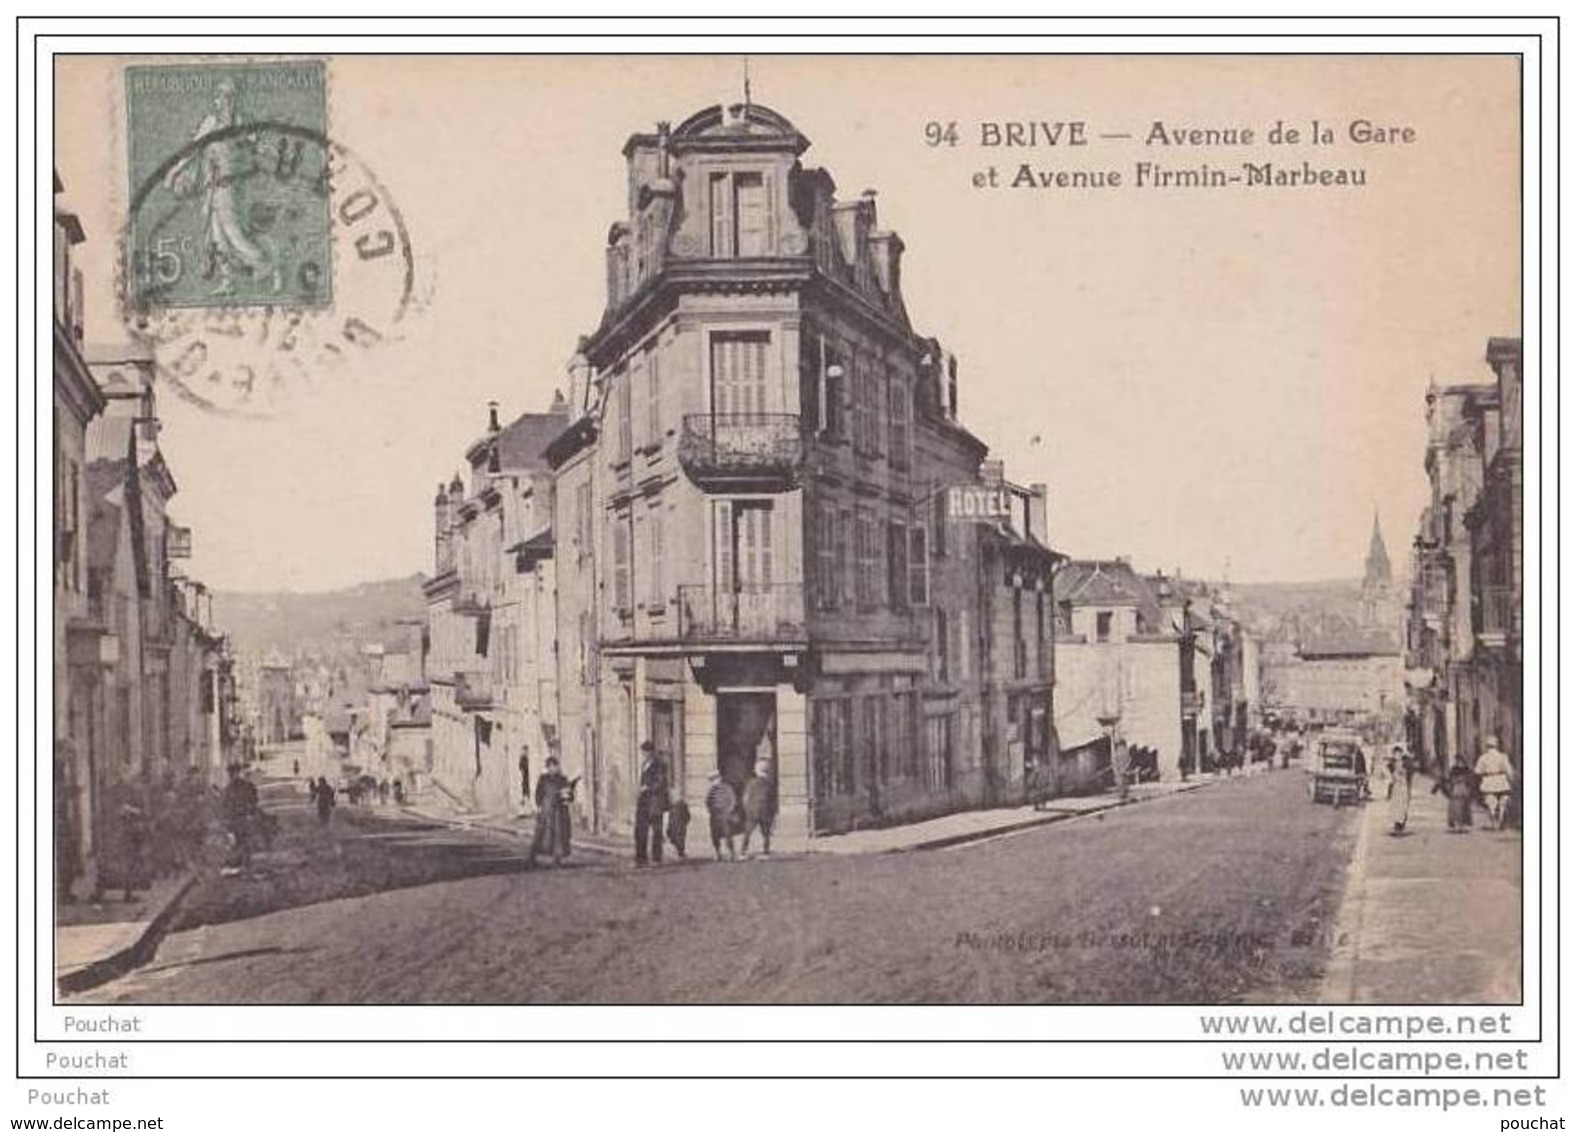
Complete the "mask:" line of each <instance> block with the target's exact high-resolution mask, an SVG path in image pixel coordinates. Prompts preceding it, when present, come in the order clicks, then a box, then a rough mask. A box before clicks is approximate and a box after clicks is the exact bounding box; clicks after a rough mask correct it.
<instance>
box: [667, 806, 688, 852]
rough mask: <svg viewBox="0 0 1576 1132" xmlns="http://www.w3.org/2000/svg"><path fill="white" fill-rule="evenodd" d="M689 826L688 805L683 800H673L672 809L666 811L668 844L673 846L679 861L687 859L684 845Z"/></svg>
mask: <svg viewBox="0 0 1576 1132" xmlns="http://www.w3.org/2000/svg"><path fill="white" fill-rule="evenodd" d="M689 824H690V810H689V803H688V802H686V801H685V800H684V799H683V798H675V799H674V800H673V808H672V809H670V810H669V811H668V844H669V845H671V846H673V851H674V852H675V853H677V854H678V855H679V860H681V861H683V860H687V859H688V854H687V853H685V851H684V843H685V841H686V840H687V839H688V838H689Z"/></svg>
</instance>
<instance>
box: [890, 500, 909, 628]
mask: <svg viewBox="0 0 1576 1132" xmlns="http://www.w3.org/2000/svg"><path fill="white" fill-rule="evenodd" d="M887 588H888V590H889V591H890V592H891V594H892V606H893V608H895V609H901V608H903V607H904V606H906V605H908V596H909V584H908V527H907V526H905V525H904V524H902V523H899V522H896V521H895V520H894V521H893V522H891V523H889V524H888V525H887Z"/></svg>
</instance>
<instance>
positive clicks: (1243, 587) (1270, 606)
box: [1231, 578, 1401, 639]
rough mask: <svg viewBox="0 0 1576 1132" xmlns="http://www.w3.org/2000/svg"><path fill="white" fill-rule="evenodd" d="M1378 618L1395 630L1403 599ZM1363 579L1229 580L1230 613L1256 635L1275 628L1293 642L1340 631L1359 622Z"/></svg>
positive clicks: (1396, 592) (1398, 598) (1396, 597)
mask: <svg viewBox="0 0 1576 1132" xmlns="http://www.w3.org/2000/svg"><path fill="white" fill-rule="evenodd" d="M1392 594H1393V595H1394V600H1393V601H1392V603H1391V606H1390V608H1389V609H1388V610H1386V611H1385V612H1384V613H1383V614H1381V618H1380V624H1381V625H1382V626H1384V627H1385V628H1386V629H1387V630H1389V631H1391V632H1394V631H1395V630H1396V629H1397V628H1398V627H1399V624H1400V617H1401V605H1400V602H1401V595H1400V592H1399V590H1398V589H1395V590H1392ZM1362 595H1363V583H1362V579H1361V578H1335V579H1331V580H1329V581H1323V582H1257V583H1254V582H1233V583H1232V585H1231V597H1232V611H1233V612H1234V613H1236V614H1237V616H1239V617H1241V618H1243V620H1244V621H1246V622H1247V623H1248V624H1249V625H1251V626H1253V627H1254V628H1256V629H1259V630H1260V631H1273V630H1275V629H1279V630H1281V631H1283V632H1288V633H1289V634H1290V635H1291V636H1292V637H1295V638H1304V639H1306V638H1310V637H1318V636H1321V635H1324V634H1328V633H1339V632H1344V631H1347V630H1350V629H1353V628H1356V627H1358V626H1360V625H1362V624H1363V605H1362Z"/></svg>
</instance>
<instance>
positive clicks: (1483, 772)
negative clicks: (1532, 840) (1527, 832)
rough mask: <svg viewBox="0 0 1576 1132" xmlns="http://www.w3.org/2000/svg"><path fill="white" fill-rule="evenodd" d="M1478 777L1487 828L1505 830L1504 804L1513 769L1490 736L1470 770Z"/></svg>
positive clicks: (1496, 741) (1508, 796)
mask: <svg viewBox="0 0 1576 1132" xmlns="http://www.w3.org/2000/svg"><path fill="white" fill-rule="evenodd" d="M1472 769H1473V770H1474V771H1475V772H1476V773H1477V776H1478V790H1480V791H1481V792H1482V794H1483V804H1484V805H1486V806H1487V807H1488V828H1490V829H1503V828H1505V803H1506V802H1507V801H1509V799H1510V776H1511V775H1512V774H1513V773H1514V771H1515V768H1514V767H1512V766H1511V765H1510V759H1509V757H1508V756H1507V755H1506V754H1505V752H1504V751H1502V750H1500V749H1499V739H1498V738H1496V737H1495V736H1492V735H1490V736H1489V737H1488V739H1487V740H1486V741H1485V742H1484V743H1483V753H1482V754H1481V755H1479V756H1478V761H1477V765H1476V766H1475V767H1473V768H1472Z"/></svg>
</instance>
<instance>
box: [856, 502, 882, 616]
mask: <svg viewBox="0 0 1576 1132" xmlns="http://www.w3.org/2000/svg"><path fill="white" fill-rule="evenodd" d="M876 530H877V528H876V523H875V519H874V518H873V517H872V516H871V514H870V511H869V509H868V508H865V507H859V508H855V510H854V559H855V569H856V574H855V577H854V597H855V600H856V601H857V602H858V603H859V607H860V608H861V609H874V608H876V607H877V606H879V605H881V604H882V601H881V594H880V589H881V587H882V582H883V581H884V578H883V576H882V574H881V550H880V541H879V539H878V537H877V534H876Z"/></svg>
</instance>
